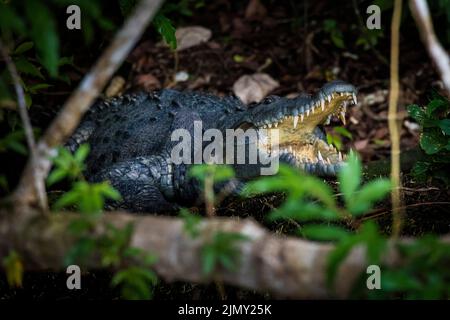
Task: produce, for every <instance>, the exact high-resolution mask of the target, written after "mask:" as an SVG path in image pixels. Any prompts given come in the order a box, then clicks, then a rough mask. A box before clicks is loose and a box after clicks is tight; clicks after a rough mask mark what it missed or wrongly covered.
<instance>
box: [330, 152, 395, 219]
mask: <svg viewBox="0 0 450 320" xmlns="http://www.w3.org/2000/svg"><path fill="white" fill-rule="evenodd" d="M361 173H362V168H361V162H360V160H359V158H358V157H357V156H356V154H355V153H351V154H350V156H349V160H348V162H347V165H346V166H344V167H343V168H342V170H341V171H340V172H339V174H338V179H339V183H340V190H341V192H342V193H343V195H344V200H345V204H346V207H347V210H348V211H349V212H350V213H351V214H352V215H353V216H358V215H361V214H363V213H366V212H368V211H369V210H370V209H371V208H372V207H373V205H374V203H376V202H377V201H379V200H381V199H383V198H384V197H385V196H386V195H387V194H388V193H389V191H390V190H391V183H390V181H389V180H387V179H376V180H373V181H370V182H368V183H367V184H366V185H364V186H361V177H362V174H361Z"/></svg>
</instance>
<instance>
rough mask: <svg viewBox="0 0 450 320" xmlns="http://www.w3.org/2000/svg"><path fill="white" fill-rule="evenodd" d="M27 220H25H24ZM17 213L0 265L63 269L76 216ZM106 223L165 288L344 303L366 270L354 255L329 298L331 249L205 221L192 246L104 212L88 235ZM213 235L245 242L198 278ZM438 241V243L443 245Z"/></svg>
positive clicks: (10, 218)
mask: <svg viewBox="0 0 450 320" xmlns="http://www.w3.org/2000/svg"><path fill="white" fill-rule="evenodd" d="M27 215H28V214H27ZM21 216H24V215H23V214H21V213H18V214H16V212H15V213H14V214H5V213H3V214H2V212H1V211H0V258H1V257H4V256H6V255H7V253H8V252H9V250H11V249H12V248H14V250H15V251H16V252H18V253H19V254H20V256H21V258H22V259H23V263H24V266H25V269H26V270H48V269H51V270H62V269H63V268H65V267H66V266H64V265H63V260H64V257H65V255H66V254H67V252H69V249H70V248H72V246H73V245H74V243H75V241H76V239H75V238H74V236H72V235H71V233H69V232H67V226H68V224H69V223H70V222H71V221H72V219H74V218H76V217H79V215H78V214H70V213H67V212H64V213H59V214H58V213H56V214H54V215H53V214H52V215H51V216H38V217H37V218H36V219H29V220H28V223H27V224H24V223H23V221H19V220H20V217H21ZM108 223H111V224H113V225H115V226H116V227H124V226H125V225H126V224H128V223H132V224H133V225H134V232H133V236H132V239H131V243H130V245H131V246H133V247H138V248H141V249H143V250H145V251H146V252H149V253H152V254H155V255H156V256H157V262H156V263H155V264H154V270H155V271H156V272H157V273H158V275H159V276H160V277H162V278H163V279H164V280H166V281H169V282H171V281H179V280H182V281H188V282H194V283H212V282H214V281H218V280H220V281H221V282H223V283H226V284H230V285H235V286H239V287H243V288H247V289H251V290H257V291H259V292H270V293H271V294H273V295H274V296H275V297H286V298H308V299H315V298H331V297H339V298H345V297H347V296H348V294H349V292H350V290H351V288H352V286H353V285H354V283H355V281H356V280H357V279H358V276H359V275H360V273H361V272H364V271H365V270H366V268H367V263H366V260H365V250H364V249H363V248H362V247H358V248H355V249H354V250H353V251H352V252H351V253H350V254H349V256H348V257H347V258H346V259H345V260H344V262H343V263H342V264H341V265H340V269H339V272H338V275H337V280H336V283H335V290H334V292H333V291H332V290H330V289H329V288H328V287H327V284H326V275H327V272H326V270H327V261H328V255H329V253H330V251H331V250H333V248H334V246H333V245H331V244H320V243H317V242H311V241H305V240H301V239H298V238H292V237H281V236H277V235H274V234H272V233H270V232H269V231H267V230H265V229H263V228H262V227H261V226H260V225H259V224H257V223H256V222H254V221H253V220H251V219H241V220H237V219H230V218H208V219H204V220H203V221H202V222H201V225H200V234H199V236H198V237H196V238H195V239H193V238H191V237H190V236H189V235H187V234H186V233H185V231H184V225H183V221H182V220H181V219H179V218H173V217H156V216H151V215H143V216H142V215H140V216H138V215H131V214H125V213H120V212H111V213H108V214H105V215H103V216H102V220H101V221H100V222H99V223H97V229H96V232H95V233H94V234H95V235H100V234H101V233H102V232H103V231H104V229H105V228H104V226H105V225H106V224H108ZM216 231H222V232H239V233H241V234H243V235H245V236H246V237H247V238H248V240H247V241H242V242H239V243H237V244H236V249H237V250H238V252H239V256H240V261H239V265H238V268H236V270H235V271H234V272H233V271H230V270H226V269H223V268H218V270H216V271H215V273H214V276H211V277H205V276H204V275H203V274H202V264H201V261H202V259H201V252H202V247H203V246H204V245H205V244H207V243H209V241H210V239H211V237H212V236H213V235H214V234H215V232H216ZM448 240H449V239H445V240H444V241H448ZM392 244H393V243H391V245H390V246H389V249H388V250H386V252H385V256H384V262H385V263H386V265H389V266H393V265H397V264H400V263H402V261H401V258H400V256H399V254H398V252H397V251H396V249H395V246H393V245H392ZM86 268H101V263H100V261H98V258H97V259H96V258H92V259H91V260H89V261H87V262H86V264H85V265H84V266H82V269H86Z"/></svg>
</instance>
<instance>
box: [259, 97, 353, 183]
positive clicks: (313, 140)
mask: <svg viewBox="0 0 450 320" xmlns="http://www.w3.org/2000/svg"><path fill="white" fill-rule="evenodd" d="M356 103H357V101H356V96H355V93H354V92H345V93H332V94H330V95H329V96H326V97H320V98H318V99H313V100H312V103H311V104H309V105H308V106H307V107H306V108H303V107H302V108H300V110H298V111H297V112H298V113H297V112H295V114H293V115H287V116H285V117H284V118H282V119H276V120H275V121H273V122H271V123H269V124H265V125H263V126H262V127H260V128H259V129H263V130H259V131H260V136H266V137H265V140H266V143H265V144H264V145H263V146H262V148H263V149H265V151H266V153H267V154H269V155H270V156H279V157H280V159H283V158H284V160H287V161H288V162H289V163H291V164H292V165H295V166H297V167H298V168H300V169H302V170H304V171H307V172H308V173H312V174H317V175H324V176H330V175H331V176H332V175H335V174H336V172H337V171H338V170H339V169H340V167H341V166H342V164H343V161H344V160H345V158H346V156H345V154H344V155H342V153H341V152H340V151H338V150H336V148H335V147H334V146H332V145H330V144H328V143H327V142H326V141H324V140H323V139H321V138H320V137H318V136H317V135H315V134H314V130H315V129H316V127H317V126H318V125H322V124H323V125H327V124H329V123H330V120H331V118H332V117H336V118H338V119H340V120H341V121H342V122H343V124H344V125H345V114H346V111H347V105H348V104H356ZM272 130H278V137H279V139H278V141H279V143H278V145H276V144H274V143H273V142H272V141H271V139H270V137H273V135H272V132H271V131H272Z"/></svg>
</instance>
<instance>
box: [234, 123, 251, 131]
mask: <svg viewBox="0 0 450 320" xmlns="http://www.w3.org/2000/svg"><path fill="white" fill-rule="evenodd" d="M251 128H255V126H254V125H253V124H252V123H250V122H243V123H241V124H240V125H238V127H237V128H236V129H242V130H244V131H245V130H248V129H251Z"/></svg>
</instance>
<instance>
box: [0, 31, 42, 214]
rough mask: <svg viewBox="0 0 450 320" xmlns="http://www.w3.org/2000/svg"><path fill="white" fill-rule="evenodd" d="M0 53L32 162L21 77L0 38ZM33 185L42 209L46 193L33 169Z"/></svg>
mask: <svg viewBox="0 0 450 320" xmlns="http://www.w3.org/2000/svg"><path fill="white" fill-rule="evenodd" d="M0 54H1V55H2V57H3V60H5V63H6V66H7V67H8V71H9V73H10V75H11V79H12V82H13V84H14V89H15V91H16V96H17V105H18V109H19V115H20V119H21V120H22V125H23V130H24V132H25V138H26V140H27V145H28V150H29V152H30V161H32V162H34V161H35V159H36V143H35V141H34V135H33V128H32V126H31V122H30V117H29V116H28V112H27V106H26V102H25V93H24V92H23V88H22V85H21V79H20V76H19V73H18V72H17V69H16V66H15V65H14V63H13V61H12V59H11V57H10V56H9V54H8V52H7V51H6V48H5V46H4V45H3V42H2V41H1V40H0ZM32 174H33V185H32V187H33V188H34V190H33V191H34V192H35V194H36V196H37V200H38V203H39V207H40V208H41V209H42V210H46V209H47V194H46V192H45V186H44V183H43V181H41V180H39V179H36V174H35V172H34V171H33V172H32Z"/></svg>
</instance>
